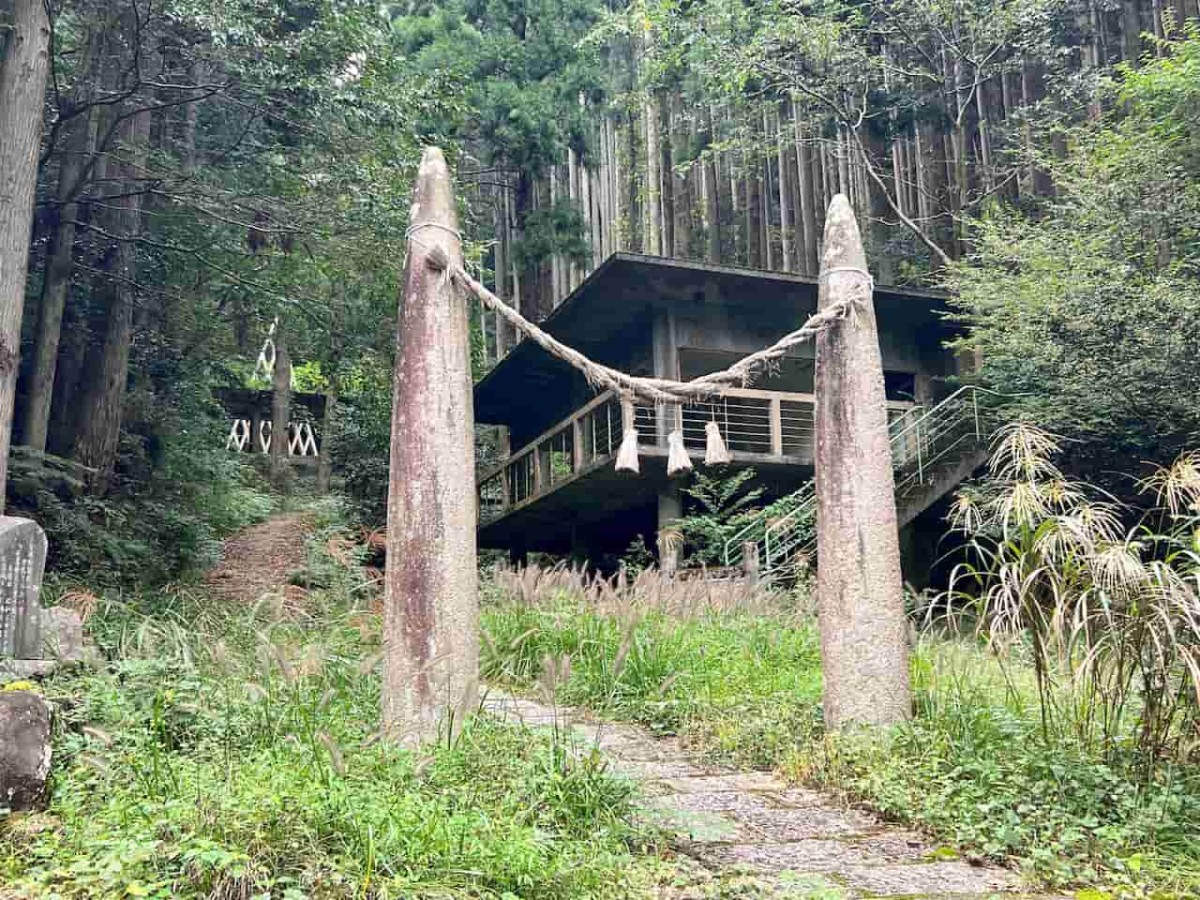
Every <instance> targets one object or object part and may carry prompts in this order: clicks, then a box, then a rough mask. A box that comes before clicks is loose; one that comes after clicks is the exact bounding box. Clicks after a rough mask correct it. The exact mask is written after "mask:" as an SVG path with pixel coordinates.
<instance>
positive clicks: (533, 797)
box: [0, 528, 642, 900]
mask: <svg viewBox="0 0 1200 900" xmlns="http://www.w3.org/2000/svg"><path fill="white" fill-rule="evenodd" d="M312 544H313V546H314V548H315V549H314V559H313V562H312V564H311V565H310V568H312V569H314V571H313V578H312V579H310V582H311V583H319V584H322V585H325V587H324V588H322V589H319V590H312V591H310V592H309V593H308V595H307V597H305V598H304V601H303V603H302V604H300V605H299V606H297V605H296V603H295V602H294V599H290V600H289V602H287V603H284V602H282V601H281V600H280V598H271V597H268V598H264V599H263V600H262V601H260V602H259V603H257V604H254V605H253V606H239V605H237V604H216V603H214V602H211V601H206V600H205V599H204V598H203V597H202V596H200V595H199V594H197V593H195V592H188V591H176V592H173V593H161V592H160V593H156V594H147V595H127V596H125V597H123V598H121V597H117V596H116V595H106V596H104V597H101V598H99V600H98V602H97V603H96V605H95V611H94V613H93V614H92V617H91V619H90V621H89V622H88V630H89V632H90V633H91V634H92V636H93V637H94V638H95V640H96V641H97V644H98V647H99V650H100V651H101V653H102V654H103V656H104V657H105V658H106V659H105V662H104V663H103V664H102V665H100V666H99V667H95V668H93V669H91V670H87V671H85V672H83V673H79V674H75V675H69V676H59V677H56V678H54V679H52V680H50V681H48V682H47V683H46V684H45V685H44V687H43V690H44V691H45V693H46V694H47V695H49V696H50V697H51V698H52V699H54V700H55V701H57V702H58V703H59V704H60V710H61V711H60V715H59V717H58V724H57V734H56V737H55V752H56V760H55V766H54V773H53V794H52V796H53V800H52V805H51V807H50V809H49V810H48V811H47V812H46V813H42V814H29V815H21V816H16V815H14V816H11V817H9V818H8V819H7V820H6V819H4V818H3V817H0V884H4V885H6V887H5V889H4V890H0V894H2V895H4V896H5V897H20V898H34V897H37V898H45V897H63V898H102V897H114V898H115V897H160V898H167V897H171V898H227V897H246V898H249V897H262V898H267V897H271V898H300V897H316V898H333V897H347V898H348V897H367V898H387V897H392V898H399V897H404V898H432V897H479V898H497V900H500V898H504V900H512V898H574V897H600V896H603V897H606V898H607V897H620V896H625V895H626V894H628V893H631V892H634V887H633V884H634V879H635V878H636V877H637V876H636V874H634V873H636V868H635V867H632V866H631V863H632V862H633V859H634V850H633V848H634V847H635V846H636V844H637V842H638V841H640V840H642V836H641V835H640V833H639V832H638V831H637V830H636V828H635V826H634V824H632V823H633V819H632V805H631V804H632V797H631V794H632V787H631V785H630V783H629V782H627V781H624V780H621V779H617V778H615V777H613V776H611V775H610V774H608V773H607V772H606V771H605V769H604V764H603V762H602V760H601V759H600V758H599V756H598V755H596V754H588V753H583V752H580V751H579V748H577V747H574V746H572V745H571V744H570V743H569V742H568V740H567V738H566V737H565V736H564V735H562V734H557V733H551V734H543V733H537V734H535V733H533V732H530V731H528V730H526V729H523V728H520V727H518V726H515V725H510V724H505V723H500V722H497V721H493V720H490V719H488V718H486V717H481V718H477V719H476V720H474V722H473V723H472V724H470V725H469V726H468V727H466V728H465V729H464V730H463V731H462V733H461V734H460V735H459V736H458V737H456V738H454V739H453V740H444V741H442V742H440V743H438V744H437V745H436V746H433V747H429V748H427V749H425V750H422V751H409V750H404V749H400V748H398V747H397V746H395V745H394V744H392V743H390V742H389V741H387V740H385V739H381V736H380V735H379V734H378V733H376V727H377V725H376V723H377V720H378V708H379V678H378V671H377V668H378V663H379V622H378V617H377V616H376V615H374V614H372V613H370V612H368V611H365V609H364V607H366V606H367V605H368V603H367V601H368V600H369V598H368V597H367V596H366V594H367V592H366V591H365V590H364V583H363V581H362V579H361V576H359V575H357V574H355V570H354V569H353V567H350V568H347V567H344V566H342V565H340V564H337V563H335V562H332V561H331V560H330V558H329V554H328V552H327V549H328V548H332V549H333V550H334V551H335V552H337V554H338V555H341V550H344V548H345V547H346V546H347V544H346V542H345V541H344V535H339V534H338V533H337V532H336V530H334V529H329V528H326V529H324V530H322V531H319V532H318V533H317V534H316V535H315V536H314V538H313V540H312ZM339 548H340V549H339ZM360 601H361V602H360Z"/></svg>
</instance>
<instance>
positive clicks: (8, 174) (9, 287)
mask: <svg viewBox="0 0 1200 900" xmlns="http://www.w3.org/2000/svg"><path fill="white" fill-rule="evenodd" d="M11 11H12V21H11V24H10V28H9V33H8V36H7V42H6V44H5V45H4V57H3V59H2V60H0V511H3V509H4V500H5V496H4V495H5V489H6V486H7V484H8V444H9V440H10V438H11V436H12V420H13V402H14V399H15V397H16V390H17V369H18V359H19V356H20V350H21V315H22V313H23V312H24V309H25V279H26V276H27V275H28V267H29V241H30V237H31V234H32V229H33V198H34V192H35V190H36V188H37V169H38V149H39V147H40V145H41V138H42V102H43V100H44V97H45V90H46V73H47V71H48V70H49V65H50V22H49V20H48V19H47V17H46V6H45V4H44V3H43V2H42V0H13V4H12V7H11Z"/></svg>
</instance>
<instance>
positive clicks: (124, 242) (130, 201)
mask: <svg viewBox="0 0 1200 900" xmlns="http://www.w3.org/2000/svg"><path fill="white" fill-rule="evenodd" d="M120 129H121V136H120V144H121V150H120V153H121V161H120V162H117V163H113V164H112V165H111V166H110V173H111V174H112V175H113V176H114V179H115V180H116V181H117V182H118V183H119V184H120V190H121V192H122V193H123V194H125V196H123V197H120V198H117V199H114V200H113V201H112V205H113V209H112V213H111V219H112V225H113V228H112V230H113V231H114V232H115V233H116V234H117V235H118V238H117V247H116V250H115V251H114V252H113V255H112V269H111V271H112V288H111V292H110V294H109V306H108V311H107V314H106V315H105V325H104V342H103V345H102V350H101V354H100V361H99V367H98V371H97V374H96V377H95V379H94V380H93V382H92V385H91V387H90V389H89V390H88V393H87V397H86V399H85V401H84V413H83V416H82V420H81V428H80V431H79V434H78V436H77V437H76V439H75V458H76V459H77V460H78V461H79V462H81V463H83V464H84V465H85V466H88V467H89V468H91V469H92V470H93V474H92V476H91V481H90V488H91V490H92V492H93V493H95V494H103V493H104V492H105V491H107V490H108V487H109V483H110V481H111V479H112V474H113V467H114V465H115V464H116V461H117V448H118V444H119V441H120V436H121V418H122V413H123V410H124V406H125V387H126V383H127V382H128V380H129V348H130V344H131V342H132V340H133V311H134V305H135V302H136V299H137V291H136V287H135V285H136V284H137V239H138V237H139V235H140V234H141V230H142V199H141V197H140V196H139V195H138V194H137V190H138V187H139V186H140V184H141V178H142V175H143V171H144V169H145V164H146V143H147V140H148V138H149V136H150V111H149V110H142V111H140V112H137V113H134V114H133V115H130V116H128V117H127V118H126V119H125V120H124V121H123V122H122V123H121V126H120Z"/></svg>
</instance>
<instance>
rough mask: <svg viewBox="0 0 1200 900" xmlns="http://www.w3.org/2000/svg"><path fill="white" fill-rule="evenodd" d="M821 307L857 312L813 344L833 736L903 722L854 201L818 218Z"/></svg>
mask: <svg viewBox="0 0 1200 900" xmlns="http://www.w3.org/2000/svg"><path fill="white" fill-rule="evenodd" d="M823 246H824V250H823V253H822V256H821V275H820V294H819V301H818V307H819V308H820V309H824V308H826V307H828V306H830V305H831V304H834V303H837V302H839V301H842V300H847V299H849V300H851V301H852V302H853V308H852V310H851V312H850V313H849V314H848V315H847V316H846V318H845V319H844V320H842V321H841V322H839V323H837V324H836V325H834V326H833V327H831V328H828V329H826V330H825V331H823V332H821V334H820V335H819V336H818V337H817V342H816V344H817V362H816V412H815V415H816V443H817V450H816V487H817V561H818V562H817V603H818V609H819V616H820V628H821V663H822V668H823V670H824V680H825V684H824V714H825V723H826V725H827V726H828V727H829V728H834V729H836V728H840V727H843V726H846V725H850V724H861V725H891V724H895V723H897V722H901V721H904V720H905V719H907V718H908V717H909V715H910V714H911V701H910V699H909V684H908V644H907V623H906V621H905V614H904V599H903V593H902V587H901V585H902V582H901V576H900V547H899V542H898V539H897V529H896V500H895V485H894V482H893V477H892V457H891V451H890V447H889V443H888V427H887V404H886V400H885V395H884V387H883V363H882V359H881V357H880V352H879V337H878V333H877V331H876V325H875V309H874V303H873V300H872V296H871V280H870V276H869V275H868V274H867V260H866V254H865V253H864V251H863V246H862V238H861V237H860V235H859V231H858V224H857V223H856V222H855V220H854V213H853V211H852V209H851V206H850V202H849V201H848V200H847V199H846V197H844V196H843V195H841V194H839V195H837V196H835V197H834V198H833V202H832V203H831V204H830V206H829V212H828V214H827V216H826V219H825V240H824V245H823Z"/></svg>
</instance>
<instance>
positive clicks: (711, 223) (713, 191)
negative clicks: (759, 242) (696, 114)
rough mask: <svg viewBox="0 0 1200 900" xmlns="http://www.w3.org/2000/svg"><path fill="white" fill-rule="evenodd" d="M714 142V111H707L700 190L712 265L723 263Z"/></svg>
mask: <svg viewBox="0 0 1200 900" xmlns="http://www.w3.org/2000/svg"><path fill="white" fill-rule="evenodd" d="M712 142H713V119H712V111H711V110H706V119H705V133H704V154H705V155H704V158H703V160H702V165H701V169H700V188H701V193H702V194H703V195H704V259H705V261H707V262H710V263H717V262H720V261H721V201H720V197H721V187H720V180H719V176H718V174H717V157H716V154H715V152H714V151H713V149H712Z"/></svg>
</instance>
